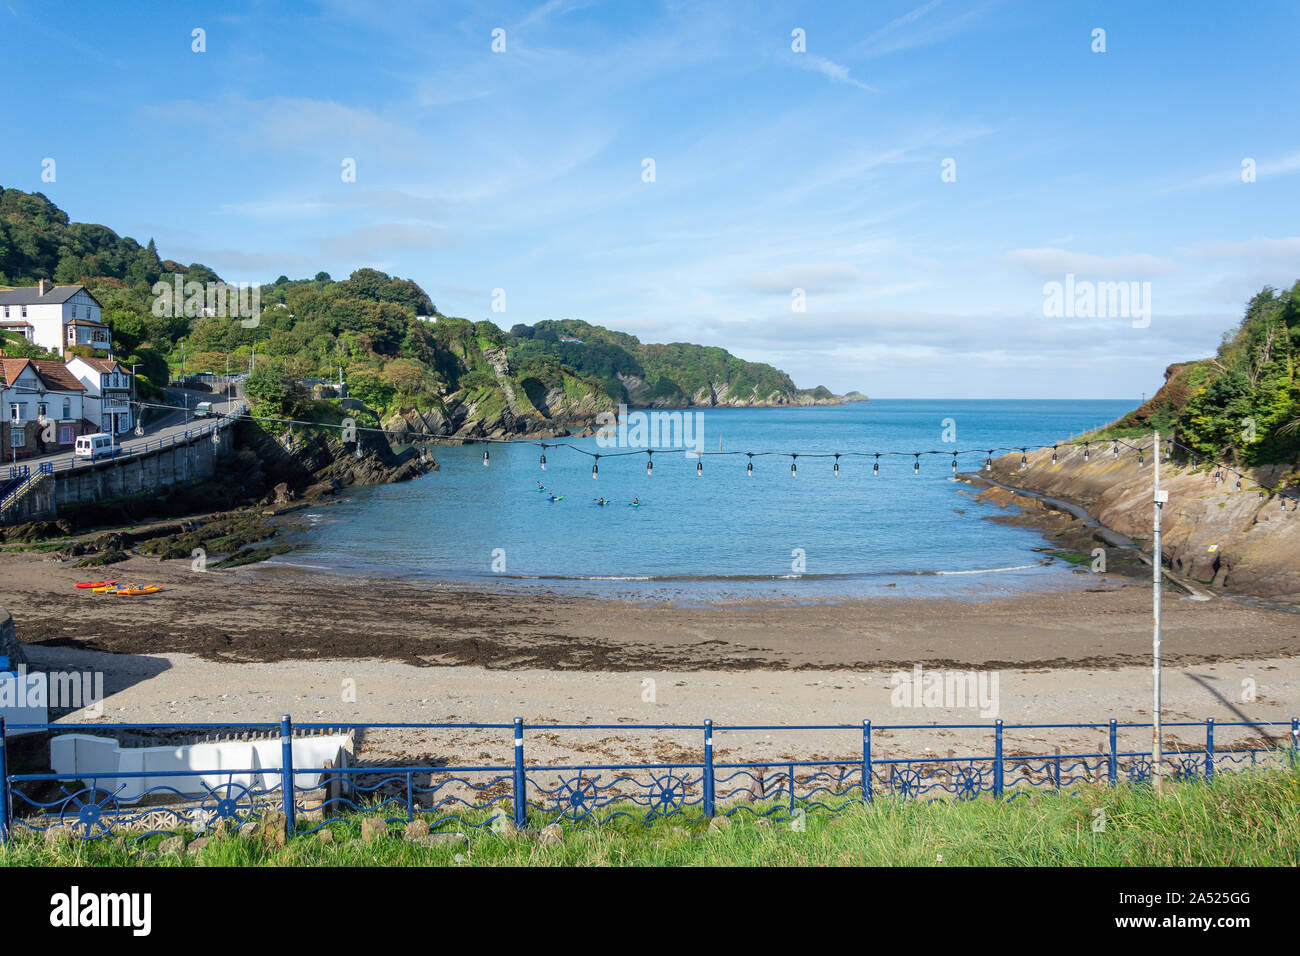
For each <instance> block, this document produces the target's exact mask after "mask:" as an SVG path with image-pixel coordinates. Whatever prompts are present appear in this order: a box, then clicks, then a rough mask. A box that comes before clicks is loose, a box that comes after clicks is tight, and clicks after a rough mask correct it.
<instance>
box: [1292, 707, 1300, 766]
mask: <svg viewBox="0 0 1300 956" xmlns="http://www.w3.org/2000/svg"><path fill="white" fill-rule="evenodd" d="M1297 755H1300V717H1292V718H1291V766H1293V767H1294V766H1295V765H1296V757H1297Z"/></svg>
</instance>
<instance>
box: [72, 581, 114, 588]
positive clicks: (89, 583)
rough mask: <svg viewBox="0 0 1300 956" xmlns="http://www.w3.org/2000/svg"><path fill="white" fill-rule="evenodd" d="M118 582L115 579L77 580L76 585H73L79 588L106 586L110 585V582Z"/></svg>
mask: <svg viewBox="0 0 1300 956" xmlns="http://www.w3.org/2000/svg"><path fill="white" fill-rule="evenodd" d="M116 583H117V581H116V580H113V581H78V582H77V583H76V584H75V585H73V586H74V587H79V588H106V587H108V586H109V585H110V584H116Z"/></svg>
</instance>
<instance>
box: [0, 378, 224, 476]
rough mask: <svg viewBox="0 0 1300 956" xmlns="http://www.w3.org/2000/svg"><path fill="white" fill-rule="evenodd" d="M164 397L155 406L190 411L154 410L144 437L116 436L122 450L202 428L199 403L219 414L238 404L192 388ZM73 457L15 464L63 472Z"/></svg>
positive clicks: (60, 454)
mask: <svg viewBox="0 0 1300 956" xmlns="http://www.w3.org/2000/svg"><path fill="white" fill-rule="evenodd" d="M165 392H166V396H167V397H166V398H165V399H164V400H163V401H162V402H158V403H157V404H168V405H177V406H184V405H185V404H186V402H187V401H188V403H189V412H188V414H187V413H186V411H185V409H184V408H183V407H181V408H177V409H176V410H175V411H163V410H159V409H153V410H152V414H151V416H150V420H149V422H148V424H147V425H146V426H145V428H144V434H143V435H139V436H137V435H136V434H135V433H134V432H131V433H130V434H129V435H120V436H118V444H119V445H120V446H121V447H122V449H123V451H125V452H131V451H133V450H134V449H137V448H143V447H144V446H145V445H146V444H148V445H149V446H150V447H153V446H154V445H156V444H157V443H158V440H159V439H160V438H161V439H167V438H170V437H172V436H173V435H183V434H184V433H185V431H186V429H190V428H194V427H195V426H196V425H201V424H203V422H204V421H205V420H206V419H202V418H197V419H196V418H195V417H194V406H196V405H197V404H198V403H199V402H211V403H212V411H213V413H214V414H221V413H222V412H224V411H226V410H228V409H229V408H230V407H231V406H232V405H234V404H236V403H237V401H238V400H237V399H227V398H226V397H225V396H223V395H222V394H221V393H219V392H217V393H214V392H203V391H197V390H195V389H182V388H168V389H166V390H165ZM74 458H75V455H74V453H73V452H72V451H64V452H58V453H57V454H54V455H41V456H40V457H32V458H24V459H22V460H21V461H19V462H18V464H20V465H29V466H31V468H32V471H33V472H34V471H36V470H37V469H38V468H39V467H40V466H41V465H43V464H45V463H46V462H49V463H51V464H52V465H53V466H54V468H55V469H56V470H59V471H62V470H64V469H65V468H69V467H72V466H71V465H70V462H72V461H73V460H74ZM86 463H87V460H86V459H84V458H82V459H79V460H78V464H86Z"/></svg>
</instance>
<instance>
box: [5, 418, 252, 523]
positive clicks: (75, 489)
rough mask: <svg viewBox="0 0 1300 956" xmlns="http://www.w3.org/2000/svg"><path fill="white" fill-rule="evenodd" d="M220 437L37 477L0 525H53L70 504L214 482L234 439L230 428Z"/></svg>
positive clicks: (7, 512) (205, 437) (205, 436)
mask: <svg viewBox="0 0 1300 956" xmlns="http://www.w3.org/2000/svg"><path fill="white" fill-rule="evenodd" d="M219 434H220V435H221V443H220V444H219V445H214V444H212V436H211V435H203V436H200V437H196V438H193V439H191V440H190V442H189V443H188V444H184V445H171V446H168V447H166V448H162V449H159V450H158V451H151V452H149V453H147V454H143V455H132V456H130V457H127V458H110V459H107V460H105V461H100V462H95V463H93V464H90V463H87V464H78V465H77V467H76V468H74V469H71V470H69V471H56V472H55V473H54V474H52V475H36V476H33V478H32V481H31V483H30V484H29V485H28V486H27V488H26V489H24V492H23V494H22V496H21V497H20V498H18V500H17V501H16V502H14V503H13V504H12V505H11V506H10V507H9V508H7V509H6V510H5V512H4V514H3V515H0V522H3V523H4V524H21V523H23V522H25V521H38V520H50V519H53V518H55V517H57V516H58V510H59V508H60V507H65V506H67V505H74V504H81V503H83V502H87V501H101V500H103V499H106V498H124V497H127V496H128V495H137V494H140V493H141V492H146V491H153V490H156V489H158V488H165V487H167V486H168V485H175V484H180V483H183V482H187V481H193V480H194V479H196V478H209V477H211V476H212V475H213V474H214V473H215V472H216V470H217V462H218V461H219V460H220V459H221V458H223V457H224V456H225V455H226V454H228V453H229V452H230V450H231V444H232V442H233V439H234V432H233V431H232V430H231V429H230V428H222V429H221V430H220V431H219ZM34 467H35V466H33V468H34Z"/></svg>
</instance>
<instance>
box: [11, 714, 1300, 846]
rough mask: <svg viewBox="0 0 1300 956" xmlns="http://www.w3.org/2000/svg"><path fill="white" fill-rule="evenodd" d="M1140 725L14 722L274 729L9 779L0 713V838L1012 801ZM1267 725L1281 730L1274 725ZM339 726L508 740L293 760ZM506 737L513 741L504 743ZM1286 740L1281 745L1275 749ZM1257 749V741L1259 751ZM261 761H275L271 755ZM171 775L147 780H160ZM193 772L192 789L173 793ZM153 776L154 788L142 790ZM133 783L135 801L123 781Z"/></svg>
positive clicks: (1092, 763) (1110, 764) (1234, 766)
mask: <svg viewBox="0 0 1300 956" xmlns="http://www.w3.org/2000/svg"><path fill="white" fill-rule="evenodd" d="M1150 727H1151V725H1150V724H1136V723H1120V722H1117V721H1116V720H1113V719H1112V720H1110V721H1108V722H1106V723H1083V724H1003V722H1002V721H1001V720H999V721H997V722H996V723H995V724H992V725H988V724H943V725H929V724H924V725H923V724H909V725H873V724H872V722H871V721H863V722H862V724H861V725H860V726H859V725H854V724H826V725H808V726H784V725H782V726H751V725H735V726H720V725H715V724H714V723H713V722H712V721H705V722H704V723H703V724H702V725H700V724H530V725H529V726H528V727H527V728H525V725H524V721H523V720H522V718H516V719H515V720H514V722H513V723H512V724H471V723H461V724H457V723H403V724H344V725H340V724H321V723H308V724H297V725H295V724H294V723H293V722H292V720H291V719H290V718H289V716H288V715H286V716H284V717H283V718H281V720H280V722H279V724H250V723H243V724H169V725H143V724H83V725H73V724H15V725H13V726H12V727H11V729H13V730H23V731H29V732H30V731H38V732H39V731H48V732H55V733H58V732H70V731H71V732H78V733H91V734H105V733H110V732H111V733H120V732H133V731H134V732H142V733H148V734H157V733H173V734H176V733H183V732H193V731H196V730H197V731H209V732H223V733H229V732H232V731H235V732H239V733H241V734H245V735H248V734H258V733H262V734H266V733H268V732H269V733H271V734H274V733H275V732H276V731H278V733H279V738H280V744H281V747H280V758H279V766H271V765H268V763H267V762H265V761H263V762H262V765H261V766H254V767H245V768H237V769H231V768H226V767H221V768H212V769H209V770H188V771H177V770H174V769H169V770H166V771H153V772H150V771H130V770H121V769H116V770H113V771H103V772H98V773H93V774H92V773H88V772H86V771H82V772H80V773H10V772H9V770H8V769H7V764H6V761H7V757H6V747H5V736H4V735H5V727H4V720H3V718H0V787H3V793H0V797H2V798H3V799H0V840H4V839H6V838H8V837H9V836H10V834H11V833H12V832H14V831H15V830H20V829H26V830H29V831H34V832H41V831H48V830H51V829H54V828H58V829H60V830H65V831H68V832H70V833H71V834H72V835H73V836H75V837H77V838H80V839H97V838H99V837H103V836H106V835H112V834H117V833H122V834H131V835H133V836H135V838H137V839H140V838H143V837H145V836H148V835H150V834H152V833H158V832H170V831H172V830H175V829H179V828H184V829H188V830H192V831H194V832H202V831H207V830H212V829H213V828H215V827H217V826H219V825H220V826H227V825H228V826H234V827H240V826H244V825H247V824H250V823H255V822H256V821H257V820H258V819H259V818H261V817H262V815H263V814H265V813H266V812H267V811H278V812H282V813H283V814H284V817H285V821H286V823H287V826H288V831H289V833H291V834H308V833H314V832H315V831H317V830H320V829H321V828H323V827H326V826H331V825H335V824H339V823H346V824H349V825H359V823H358V820H359V818H360V816H361V815H362V814H368V815H372V816H373V815H379V814H382V815H383V819H385V820H387V821H388V822H390V823H406V824H410V823H411V822H412V821H415V820H420V821H421V822H423V823H426V824H427V826H428V829H429V830H434V829H437V828H439V827H441V826H444V825H447V824H454V825H455V826H457V827H461V828H467V827H473V828H481V827H492V828H500V827H501V826H504V825H505V823H506V822H507V821H508V822H509V823H512V824H513V825H514V826H515V827H517V828H524V827H537V826H545V825H547V824H550V823H557V822H560V821H566V822H569V823H573V824H591V825H597V826H598V825H603V824H607V823H610V822H611V821H613V820H616V819H620V820H621V819H627V820H631V821H640V822H642V823H647V824H648V823H651V822H653V821H655V820H659V819H664V818H671V817H678V816H687V815H690V814H698V817H703V818H709V817H713V816H715V815H719V814H721V815H725V816H734V815H736V814H746V813H747V814H752V815H754V816H758V817H765V818H770V819H773V820H794V819H796V818H798V817H801V816H802V815H804V814H807V813H810V812H814V811H819V810H820V811H824V812H828V813H838V812H840V811H842V810H844V809H845V808H846V807H849V806H853V805H861V804H869V803H871V802H872V801H873V800H876V799H879V798H882V797H902V798H913V799H916V798H924V799H930V800H937V799H956V800H969V799H974V798H976V797H979V796H981V795H990V796H992V797H993V798H994V799H997V800H1014V799H1017V798H1020V797H1024V796H1027V795H1030V794H1034V793H1044V792H1052V793H1070V792H1072V791H1071V790H1070V788H1072V787H1075V786H1076V785H1078V784H1080V783H1084V782H1090V783H1098V784H1100V783H1105V784H1109V785H1112V786H1114V785H1119V784H1122V783H1138V784H1140V783H1145V782H1147V781H1149V780H1150V778H1151V760H1150V753H1149V752H1144V751H1138V750H1127V749H1124V748H1122V747H1121V746H1120V734H1121V732H1129V731H1134V730H1139V731H1140V730H1147V731H1148V734H1147V735H1146V739H1149V730H1150ZM1164 727H1165V728H1166V730H1167V731H1168V732H1170V733H1171V734H1173V733H1174V732H1176V731H1177V730H1178V729H1179V728H1195V729H1196V730H1197V732H1198V733H1203V734H1204V744H1203V746H1200V745H1198V746H1197V747H1196V748H1193V749H1183V750H1181V751H1179V750H1177V749H1176V747H1171V748H1170V751H1169V752H1167V753H1166V755H1165V759H1164V761H1163V763H1162V766H1163V768H1164V771H1163V773H1164V775H1165V776H1167V777H1168V778H1173V779H1183V780H1187V779H1195V780H1207V781H1208V780H1209V779H1211V778H1212V777H1213V776H1214V775H1215V774H1216V773H1220V772H1223V771H1225V770H1242V769H1248V768H1252V767H1264V766H1284V767H1290V768H1296V767H1297V766H1300V760H1298V759H1297V754H1298V747H1300V718H1292V719H1291V721H1290V723H1289V724H1288V723H1286V722H1283V721H1256V722H1223V723H1216V722H1215V721H1214V720H1212V719H1211V720H1206V721H1205V722H1203V723H1192V722H1175V723H1167V724H1165V725H1164ZM1230 728H1235V729H1236V730H1237V735H1238V736H1242V734H1243V733H1247V734H1253V735H1254V736H1253V737H1252V736H1247V739H1246V740H1245V741H1244V743H1246V744H1247V745H1246V746H1236V747H1231V746H1230V747H1222V746H1216V744H1215V732H1216V730H1219V731H1224V730H1227V729H1230ZM1269 728H1285V731H1284V732H1281V733H1277V734H1272V733H1270V731H1269ZM340 730H350V731H352V732H353V733H357V732H362V733H368V732H371V731H401V732H404V733H410V732H413V731H414V732H426V733H427V732H431V731H472V732H485V733H490V734H499V735H500V737H499V738H498V742H499V743H500V744H502V745H505V744H513V761H507V762H502V763H500V764H496V765H492V764H489V765H482V766H449V765H443V764H438V763H424V764H420V765H406V764H397V765H393V766H387V765H370V766H367V765H365V764H354V765H350V766H343V765H340V766H330V765H329V763H328V762H326V765H325V766H321V767H295V766H294V761H293V745H292V741H293V737H294V734H295V732H297V733H299V734H303V733H322V732H338V731H340ZM526 730H527V731H528V732H530V733H533V734H546V735H548V736H549V735H558V734H561V733H568V732H584V733H592V732H597V733H605V732H609V731H615V732H617V733H619V734H621V735H629V734H632V733H639V732H646V731H650V732H670V733H673V734H682V733H686V734H698V735H699V737H698V738H697V739H698V740H699V750H698V754H699V759H698V760H691V761H682V762H668V763H654V762H643V763H603V764H601V763H593V764H569V763H542V764H529V762H528V760H527V758H526V754H525V731H526ZM958 730H961V731H974V732H977V733H981V734H990V733H991V735H992V738H993V740H992V744H993V747H992V753H991V754H981V755H974V756H960V757H954V756H952V755H951V753H950V755H949V756H948V757H922V758H916V757H885V756H883V755H881V754H879V753H873V741H874V740H875V739H877V738H878V736H879V735H881V734H886V733H890V732H894V731H923V732H932V733H935V734H936V740H937V739H938V735H940V734H943V733H944V732H951V731H958ZM1045 730H1055V731H1062V730H1068V731H1080V730H1082V731H1087V732H1096V733H1104V734H1105V735H1106V738H1107V740H1108V742H1109V745H1108V747H1107V748H1106V749H1105V750H1103V751H1098V752H1095V753H1064V754H1063V753H1061V752H1060V749H1059V748H1057V751H1056V752H1055V753H1052V754H1035V755H1026V754H1009V753H1008V749H1007V744H1008V739H1007V738H1008V735H1009V734H1010V735H1012V736H1013V737H1014V734H1015V733H1016V732H1017V731H1034V732H1038V731H1045ZM832 731H833V732H838V733H844V732H848V733H851V734H853V735H854V736H856V735H857V734H858V733H859V732H860V733H861V751H860V752H858V751H857V750H856V749H855V752H854V753H853V754H852V755H851V756H846V757H841V758H838V759H819V760H793V759H781V760H760V761H720V760H717V759H715V744H714V739H715V735H717V734H744V733H750V734H753V733H766V734H785V733H791V732H798V733H819V734H820V733H827V732H832ZM507 735H509V736H507ZM1283 738H1289V741H1287V742H1283V740H1282V739H1283ZM1255 743H1262V744H1263V746H1258V745H1254V744H1255ZM270 763H274V761H271V762H270ZM164 777H165V778H168V779H167V782H165V783H158V782H157V781H158V779H159V778H164ZM178 779H193V780H194V785H193V786H177V785H176V781H177V780H178ZM151 781H152V782H153V785H148V784H150V783H151ZM128 786H129V787H130V796H129V797H128V796H127V788H128Z"/></svg>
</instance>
